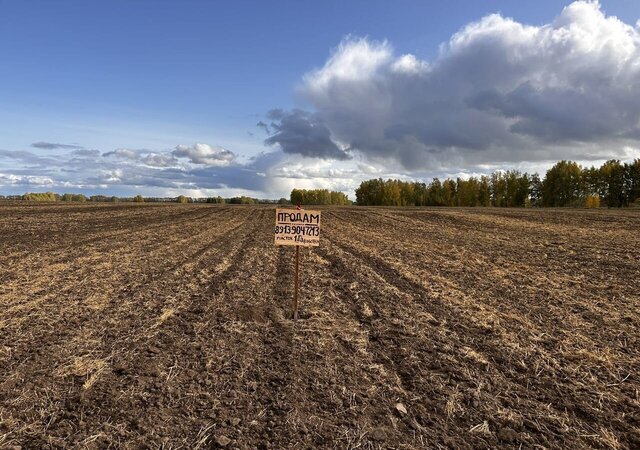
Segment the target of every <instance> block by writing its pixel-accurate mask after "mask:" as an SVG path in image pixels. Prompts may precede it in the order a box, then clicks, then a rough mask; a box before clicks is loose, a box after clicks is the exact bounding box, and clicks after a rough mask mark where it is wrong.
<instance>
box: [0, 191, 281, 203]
mask: <svg viewBox="0 0 640 450" xmlns="http://www.w3.org/2000/svg"><path fill="white" fill-rule="evenodd" d="M0 200H11V201H27V202H111V203H115V202H134V203H218V204H230V205H257V204H276V203H277V204H288V203H289V200H287V199H285V198H281V199H280V200H265V199H258V198H253V197H247V196H239V197H228V198H224V197H221V196H217V197H200V198H193V197H187V196H185V195H179V196H178V197H143V196H142V195H136V196H133V197H116V196H114V195H111V196H107V195H92V196H89V197H87V196H86V195H84V194H68V193H67V194H58V193H56V192H27V193H26V194H23V195H7V196H2V195H0Z"/></svg>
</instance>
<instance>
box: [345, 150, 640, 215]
mask: <svg viewBox="0 0 640 450" xmlns="http://www.w3.org/2000/svg"><path fill="white" fill-rule="evenodd" d="M634 202H640V159H636V160H634V161H633V162H632V163H621V162H620V161H619V160H610V161H607V162H605V163H604V164H603V165H602V166H600V167H598V168H596V167H593V166H592V167H582V166H580V165H579V164H577V163H576V162H573V161H565V160H563V161H559V162H558V163H556V164H555V165H554V166H553V167H551V168H550V169H549V170H548V171H547V172H546V174H545V177H544V179H541V178H540V176H539V175H538V174H533V175H529V174H527V173H522V172H520V171H518V170H509V171H506V172H505V171H496V172H494V173H492V174H491V175H483V176H481V177H471V178H469V179H466V180H464V179H461V178H457V179H456V180H452V179H445V180H444V181H440V180H439V179H438V178H434V179H433V181H432V182H431V183H429V184H426V183H422V182H417V181H414V182H410V181H401V180H391V179H389V180H383V179H381V178H378V179H373V180H367V181H363V182H362V183H361V184H360V187H358V189H356V203H357V204H358V205H365V206H366V205H383V206H498V207H522V206H551V207H553V206H574V207H582V206H586V207H599V206H608V207H622V206H629V205H630V204H632V203H634Z"/></svg>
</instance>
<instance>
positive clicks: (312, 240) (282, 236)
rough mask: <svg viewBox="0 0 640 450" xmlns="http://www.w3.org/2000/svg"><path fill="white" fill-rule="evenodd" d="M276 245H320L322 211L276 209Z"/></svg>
mask: <svg viewBox="0 0 640 450" xmlns="http://www.w3.org/2000/svg"><path fill="white" fill-rule="evenodd" d="M275 244H276V245H300V246H303V247H317V246H318V245H320V211H311V210H305V209H276V228H275Z"/></svg>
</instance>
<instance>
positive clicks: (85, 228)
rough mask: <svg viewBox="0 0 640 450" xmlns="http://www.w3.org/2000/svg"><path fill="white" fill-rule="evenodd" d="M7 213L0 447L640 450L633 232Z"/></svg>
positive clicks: (2, 210) (639, 258)
mask: <svg viewBox="0 0 640 450" xmlns="http://www.w3.org/2000/svg"><path fill="white" fill-rule="evenodd" d="M273 223H274V211H273V208H269V207H224V206H204V205H185V206H176V205H171V206H167V205H115V206H111V205H109V206H106V205H105V206H103V205H98V206H95V205H88V206H2V207H0V245H1V247H0V248H2V252H1V253H0V447H9V448H11V447H12V446H13V447H15V446H22V448H96V449H98V448H107V447H109V446H111V447H116V448H131V449H134V448H159V447H162V448H166V449H169V448H171V449H179V448H183V449H196V448H198V449H204V448H215V447H221V446H226V447H231V448H234V447H235V448H363V449H376V448H388V447H390V448H407V449H410V448H495V447H497V446H500V447H505V448H509V447H511V448H520V447H522V448H576V449H578V448H611V449H625V448H628V449H631V448H638V447H640V412H639V411H640V397H639V396H640V394H639V390H640V380H638V374H639V373H640V354H639V353H640V350H639V348H640V345H639V344H640V341H639V337H638V336H639V331H640V330H639V319H640V309H639V307H640V304H639V303H640V295H639V294H638V293H639V292H640V276H639V275H640V241H639V240H638V236H639V235H640V216H639V215H638V214H637V212H631V211H578V210H497V209H410V208H408V209H392V208H325V209H324V210H323V228H322V237H321V245H320V247H318V248H316V249H303V250H302V252H301V254H302V266H301V279H302V292H301V294H302V296H301V300H302V302H301V305H302V311H301V312H302V319H301V320H299V321H297V322H295V323H294V322H292V321H290V320H289V316H290V302H291V296H292V275H293V257H292V256H293V249H291V248H283V247H275V246H274V245H273Z"/></svg>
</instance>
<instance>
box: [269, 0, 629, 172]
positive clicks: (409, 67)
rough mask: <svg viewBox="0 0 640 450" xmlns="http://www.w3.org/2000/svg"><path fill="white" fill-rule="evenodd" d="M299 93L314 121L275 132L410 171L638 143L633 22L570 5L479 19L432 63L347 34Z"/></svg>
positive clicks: (598, 155) (619, 150)
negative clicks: (544, 17) (539, 16)
mask: <svg viewBox="0 0 640 450" xmlns="http://www.w3.org/2000/svg"><path fill="white" fill-rule="evenodd" d="M299 92H300V94H301V95H302V96H303V97H304V98H305V99H306V100H307V101H308V102H309V103H310V104H311V105H312V106H313V108H314V112H313V113H312V114H313V115H312V116H309V117H313V118H314V122H315V127H314V128H312V129H310V130H307V131H309V132H306V131H305V128H304V127H302V126H300V124H299V123H297V122H292V121H291V120H290V118H291V116H294V117H295V116H302V113H301V112H296V111H294V112H292V113H289V115H287V114H286V113H283V115H282V120H281V121H280V122H279V123H276V124H275V125H276V126H277V128H276V129H277V130H278V134H277V135H276V136H278V137H279V136H289V135H293V136H294V137H295V142H296V143H299V144H300V145H298V146H297V147H292V146H290V145H289V143H288V142H284V143H283V142H280V144H281V145H282V147H283V149H285V148H286V149H287V150H286V151H288V152H298V153H300V154H303V155H307V156H316V157H321V158H326V157H334V158H335V155H334V154H333V153H332V152H327V151H326V150H325V149H327V148H330V147H331V145H330V143H329V142H327V136H329V135H330V136H331V139H332V141H331V142H333V143H334V144H335V145H336V146H341V148H349V149H350V150H352V151H357V152H360V153H361V154H363V155H365V156H367V157H369V158H371V159H372V160H391V161H395V162H398V163H399V164H400V165H401V166H402V167H404V168H407V169H416V168H424V169H438V168H444V167H473V166H479V165H483V164H505V163H507V164H508V163H513V162H520V161H544V160H556V159H561V158H575V159H583V160H584V159H602V158H608V157H614V156H624V155H625V148H627V149H628V147H629V146H634V145H635V146H637V143H638V140H640V28H638V27H637V26H636V27H633V26H630V25H627V24H625V23H623V22H621V21H620V20H618V19H617V18H615V17H607V16H606V15H605V14H604V13H603V12H602V11H601V9H600V5H599V3H597V2H589V1H577V2H574V3H572V4H571V5H569V6H567V7H566V8H564V10H563V11H562V13H561V14H560V15H559V16H558V17H557V18H556V19H555V20H554V21H553V22H552V23H550V24H547V25H544V26H528V25H524V24H521V23H518V22H516V21H514V20H512V19H509V18H504V17H502V16H500V15H498V14H493V15H489V16H487V17H484V18H483V19H481V20H480V21H477V22H473V23H470V24H469V25H467V26H465V27H464V28H463V29H461V30H460V31H459V32H458V33H456V34H455V35H453V36H452V37H451V39H450V40H449V42H447V43H445V44H443V45H442V46H441V49H440V54H439V56H438V58H436V60H435V61H433V62H432V63H429V62H427V61H421V60H420V59H418V58H417V57H415V56H414V55H409V54H407V55H395V54H394V51H393V49H392V47H391V45H390V44H389V43H387V42H375V41H370V40H367V39H358V38H347V39H345V40H344V41H343V42H342V43H341V44H340V45H339V46H338V48H337V49H336V50H335V51H334V52H333V54H332V55H331V57H330V58H329V59H328V60H327V61H326V63H325V64H324V66H323V67H322V68H320V69H318V70H315V71H313V72H311V73H309V74H307V75H306V76H305V77H304V79H303V83H302V85H301V87H300V88H299ZM303 117H304V116H303ZM316 129H322V130H323V132H322V133H321V134H318V133H317V132H316ZM317 138H319V139H317ZM274 142H278V139H276V138H274V136H271V137H269V138H268V139H267V143H268V144H272V143H274Z"/></svg>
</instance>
